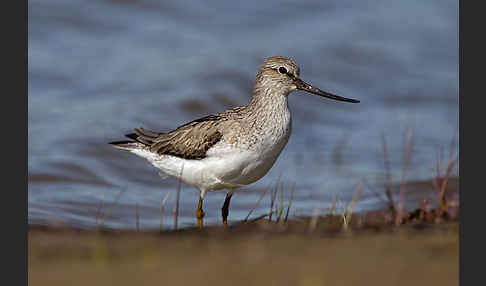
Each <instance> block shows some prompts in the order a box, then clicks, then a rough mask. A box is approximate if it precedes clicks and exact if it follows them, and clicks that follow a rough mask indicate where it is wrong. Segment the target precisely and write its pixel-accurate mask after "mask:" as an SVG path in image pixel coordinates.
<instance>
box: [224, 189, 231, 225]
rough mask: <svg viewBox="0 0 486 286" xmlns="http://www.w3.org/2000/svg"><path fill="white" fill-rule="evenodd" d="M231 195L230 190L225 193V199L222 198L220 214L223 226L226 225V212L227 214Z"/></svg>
mask: <svg viewBox="0 0 486 286" xmlns="http://www.w3.org/2000/svg"><path fill="white" fill-rule="evenodd" d="M232 196H233V193H232V192H229V193H227V194H226V199H224V204H223V208H221V215H222V217H223V225H224V226H225V227H227V226H228V220H227V218H228V214H229V205H230V201H231V197H232Z"/></svg>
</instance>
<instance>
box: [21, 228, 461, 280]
mask: <svg viewBox="0 0 486 286" xmlns="http://www.w3.org/2000/svg"><path fill="white" fill-rule="evenodd" d="M289 225H290V227H286V226H285V225H282V224H275V223H269V222H268V221H267V220H261V221H258V222H255V223H251V224H241V225H238V226H233V227H232V228H229V229H224V228H222V227H208V228H205V229H204V230H202V231H199V230H196V229H185V230H181V231H176V232H174V231H173V232H164V233H159V232H133V231H93V230H91V231H87V230H75V229H70V228H69V229H68V228H47V227H31V228H30V229H29V237H28V239H29V241H28V274H29V284H30V285H63V284H66V285H190V284H197V285H262V284H264V285H458V272H459V267H458V250H459V249H458V248H459V234H458V222H444V223H441V224H424V223H418V224H409V225H403V226H400V227H384V228H382V229H380V230H376V229H373V228H362V229H353V228H350V229H348V230H347V231H343V230H339V231H337V230H333V231H332V230H330V229H329V228H327V229H319V228H316V229H314V230H313V231H310V230H309V229H308V228H307V226H308V222H307V221H306V220H299V221H292V222H289Z"/></svg>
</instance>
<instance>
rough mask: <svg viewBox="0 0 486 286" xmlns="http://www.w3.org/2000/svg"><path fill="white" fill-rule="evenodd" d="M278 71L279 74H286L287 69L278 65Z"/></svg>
mask: <svg viewBox="0 0 486 286" xmlns="http://www.w3.org/2000/svg"><path fill="white" fill-rule="evenodd" d="M278 72H279V73H281V74H286V73H287V69H286V68H284V67H279V68H278Z"/></svg>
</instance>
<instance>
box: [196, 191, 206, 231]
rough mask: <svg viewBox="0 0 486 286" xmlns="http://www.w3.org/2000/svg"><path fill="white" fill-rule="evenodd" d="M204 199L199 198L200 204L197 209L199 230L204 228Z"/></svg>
mask: <svg viewBox="0 0 486 286" xmlns="http://www.w3.org/2000/svg"><path fill="white" fill-rule="evenodd" d="M202 203H203V199H202V198H201V197H200V198H199V204H198V205H197V209H196V218H197V226H198V227H199V229H201V228H202V227H203V218H204V211H203V209H202Z"/></svg>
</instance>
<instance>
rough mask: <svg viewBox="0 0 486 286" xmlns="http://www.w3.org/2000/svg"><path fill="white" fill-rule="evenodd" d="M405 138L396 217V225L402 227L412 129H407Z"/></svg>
mask: <svg viewBox="0 0 486 286" xmlns="http://www.w3.org/2000/svg"><path fill="white" fill-rule="evenodd" d="M405 137H406V139H405V150H404V153H403V161H402V180H401V182H400V191H399V199H398V210H397V215H396V217H395V225H400V224H401V223H402V221H403V215H404V200H405V189H406V187H405V186H406V182H405V179H406V177H407V169H408V164H409V162H410V156H411V151H412V129H411V128H408V129H407V131H406V136H405Z"/></svg>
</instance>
